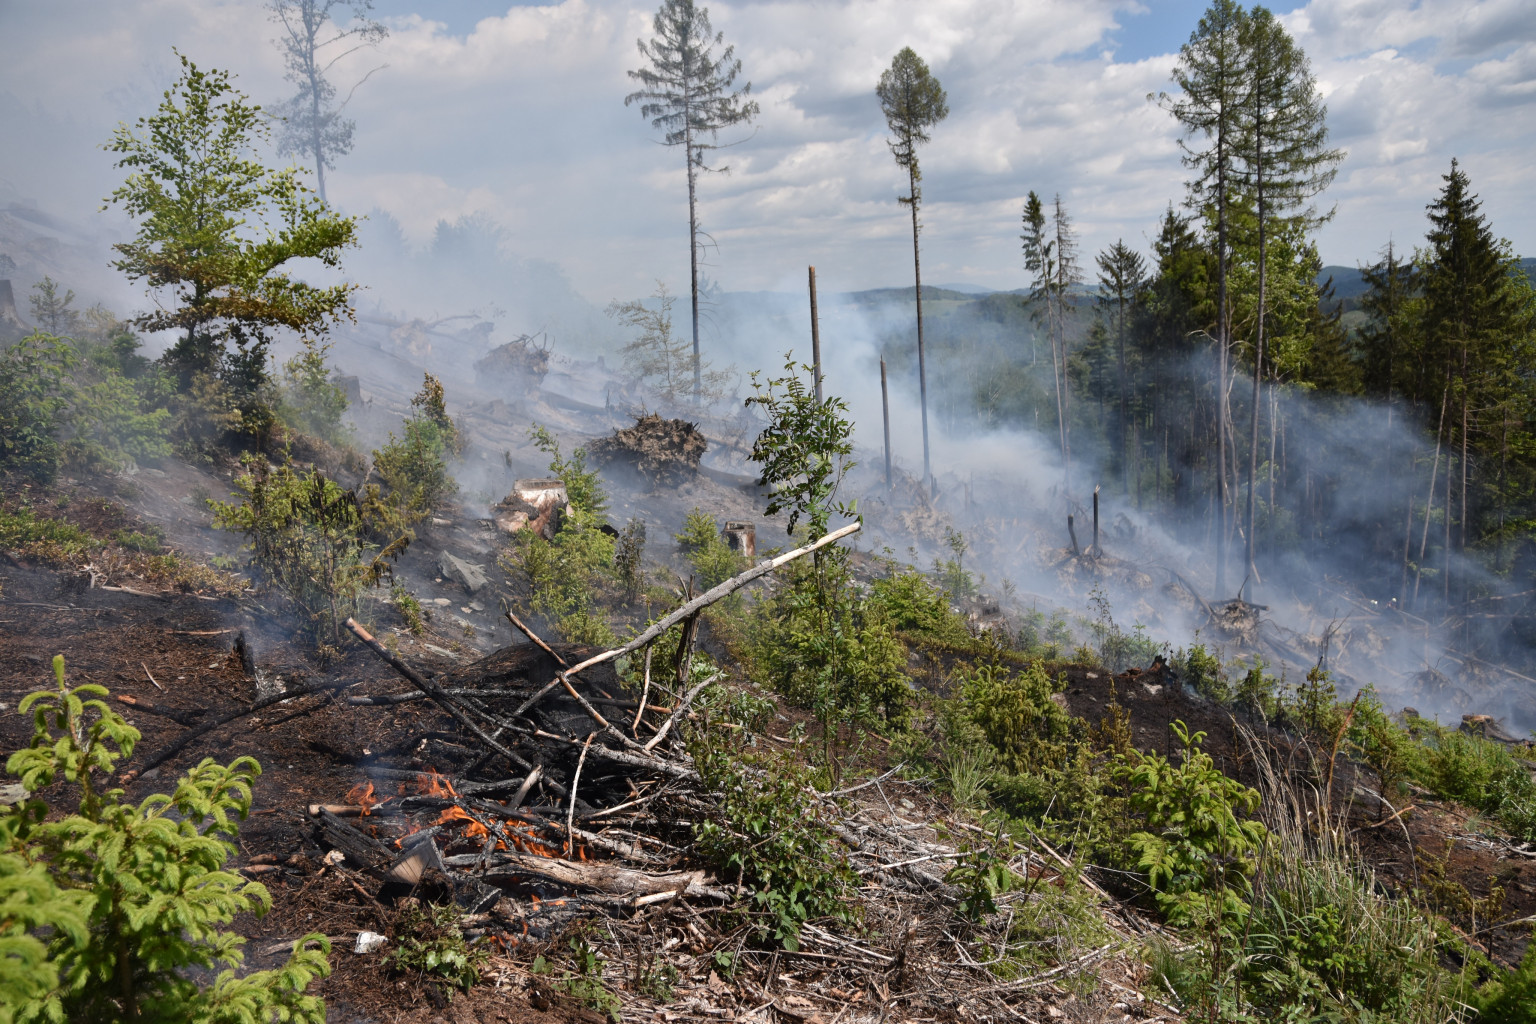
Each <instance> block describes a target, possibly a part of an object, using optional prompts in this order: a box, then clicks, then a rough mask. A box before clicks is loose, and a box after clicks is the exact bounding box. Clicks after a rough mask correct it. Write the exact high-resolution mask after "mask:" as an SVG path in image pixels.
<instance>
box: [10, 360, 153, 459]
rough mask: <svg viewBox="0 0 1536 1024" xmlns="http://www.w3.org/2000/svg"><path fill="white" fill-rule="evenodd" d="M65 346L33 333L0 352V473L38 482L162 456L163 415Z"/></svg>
mask: <svg viewBox="0 0 1536 1024" xmlns="http://www.w3.org/2000/svg"><path fill="white" fill-rule="evenodd" d="M152 385H153V382H152V381H145V382H144V392H145V393H144V394H141V391H140V389H139V388H137V387H136V386H135V383H134V382H132V381H130V380H128V379H127V378H126V377H124V376H123V375H122V374H121V373H119V372H118V371H117V370H116V369H114V368H112V367H110V366H107V367H105V368H103V367H101V366H98V365H97V364H96V363H93V362H90V361H88V360H82V359H81V357H80V353H79V351H78V349H77V348H76V347H75V346H74V345H73V344H71V343H69V342H67V341H65V340H63V339H60V338H56V337H53V336H51V335H46V334H33V335H31V336H29V337H26V338H23V339H22V340H21V341H19V342H17V343H16V344H15V345H13V346H11V347H10V348H8V349H6V350H5V351H4V352H0V472H3V473H11V474H16V475H18V476H24V477H30V478H31V479H33V480H37V481H39V482H43V483H46V482H48V481H51V480H52V479H53V478H54V477H55V476H56V475H57V473H58V471H59V469H60V468H61V467H62V466H64V465H67V464H73V465H78V466H81V467H91V466H95V465H103V466H111V467H116V466H122V465H129V464H132V462H133V461H134V460H135V459H143V458H160V457H163V456H165V455H169V454H170V450H171V449H170V445H169V443H168V442H167V440H166V427H167V421H168V420H169V417H170V413H169V412H168V411H166V410H165V409H163V408H152V407H151V403H152V401H153V398H154V394H153V392H154V388H153V386H152Z"/></svg>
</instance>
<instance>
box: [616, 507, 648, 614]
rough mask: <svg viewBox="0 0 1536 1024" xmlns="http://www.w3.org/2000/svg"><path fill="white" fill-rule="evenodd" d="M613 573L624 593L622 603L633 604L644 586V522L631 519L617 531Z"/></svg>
mask: <svg viewBox="0 0 1536 1024" xmlns="http://www.w3.org/2000/svg"><path fill="white" fill-rule="evenodd" d="M613 571H614V576H615V577H616V578H617V579H618V582H619V587H620V589H621V590H623V592H624V602H625V603H626V604H633V603H634V602H635V599H636V598H638V597H639V596H640V591H641V589H642V588H643V587H644V586H645V522H644V520H641V519H631V520H630V521H629V522H628V523H626V524H625V526H624V529H622V530H620V531H619V537H618V540H617V541H616V542H615V543H614V546H613Z"/></svg>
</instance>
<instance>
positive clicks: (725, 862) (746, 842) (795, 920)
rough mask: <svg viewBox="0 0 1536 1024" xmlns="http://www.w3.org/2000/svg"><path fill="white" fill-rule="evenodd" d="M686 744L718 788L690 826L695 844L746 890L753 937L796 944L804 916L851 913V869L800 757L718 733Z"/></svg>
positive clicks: (853, 878)
mask: <svg viewBox="0 0 1536 1024" xmlns="http://www.w3.org/2000/svg"><path fill="white" fill-rule="evenodd" d="M692 752H693V757H694V763H695V764H696V765H697V766H698V769H699V774H700V776H701V777H702V778H703V780H704V783H705V785H706V786H707V787H708V788H709V789H710V790H711V791H713V792H715V793H718V794H719V804H718V807H717V809H716V812H715V813H714V814H712V815H701V816H699V817H700V818H701V819H702V820H699V821H697V822H696V823H695V824H694V826H693V831H694V843H695V849H696V850H697V851H698V853H699V855H700V856H701V857H703V858H704V859H705V861H707V862H708V863H709V864H711V865H712V866H713V867H714V868H715V870H717V871H719V872H720V873H721V875H722V876H723V877H724V878H725V879H726V880H728V881H731V882H735V883H737V884H738V885H746V886H748V887H750V888H751V889H752V890H753V897H752V899H753V906H754V913H753V918H754V922H755V924H756V929H755V933H756V935H757V938H758V941H760V942H767V941H770V940H771V941H773V942H777V943H779V944H781V945H782V946H783V947H784V948H785V949H788V950H796V949H799V947H800V940H799V936H800V928H801V926H802V925H804V924H805V923H806V922H807V921H811V920H814V919H816V918H821V917H832V918H835V919H837V920H840V921H845V922H849V921H852V920H854V919H855V917H856V908H855V906H854V905H853V904H852V903H851V902H849V900H848V898H847V897H848V896H849V894H850V891H851V890H852V888H853V886H854V884H855V882H856V879H857V876H856V875H855V874H854V873H853V871H852V869H850V868H849V867H848V863H847V860H846V859H845V858H844V857H843V855H842V854H841V853H840V852H839V851H838V848H837V845H836V841H835V839H834V837H833V835H832V833H831V832H830V831H829V830H828V829H827V827H826V826H825V824H823V820H822V816H823V815H825V814H827V813H829V810H830V809H829V808H828V807H827V806H826V805H824V804H822V803H819V802H817V801H815V800H814V799H813V798H812V797H811V796H810V795H809V793H810V790H811V788H812V786H811V777H810V772H809V769H808V768H807V767H806V766H805V764H804V763H803V762H797V761H796V760H795V759H794V758H793V757H792V756H790V755H788V754H777V755H775V754H767V753H759V752H757V751H753V750H750V749H749V748H747V747H746V746H744V745H743V744H741V743H740V742H738V741H733V740H731V739H729V738H722V737H721V736H719V735H717V734H705V735H703V736H699V737H696V738H695V740H694V741H693V743H692Z"/></svg>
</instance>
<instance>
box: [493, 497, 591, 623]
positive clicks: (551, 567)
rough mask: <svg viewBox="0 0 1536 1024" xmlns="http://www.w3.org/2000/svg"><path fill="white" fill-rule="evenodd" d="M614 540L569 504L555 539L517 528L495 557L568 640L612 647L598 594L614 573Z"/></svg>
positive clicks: (533, 605) (534, 608)
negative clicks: (521, 581) (526, 588)
mask: <svg viewBox="0 0 1536 1024" xmlns="http://www.w3.org/2000/svg"><path fill="white" fill-rule="evenodd" d="M613 556H614V542H613V538H612V537H610V536H608V534H606V533H604V532H603V531H602V530H600V529H598V525H597V522H596V521H595V520H594V519H593V518H592V517H591V516H590V515H589V514H587V513H586V512H585V511H583V510H582V509H580V508H578V507H575V506H573V507H572V509H571V514H570V515H568V516H566V517H565V520H564V521H563V522H562V523H561V526H560V531H559V532H558V533H556V534H555V537H554V539H553V540H545V539H544V538H543V537H541V536H538V535H537V534H536V533H534V531H532V530H523V531H520V532H519V533H518V534H517V535H516V536H515V537H514V538H513V540H512V545H511V547H510V548H508V549H507V550H506V551H505V552H503V554H502V555H501V556H500V558H499V560H498V561H499V564H500V565H501V567H502V568H503V569H505V570H506V571H507V572H509V573H512V574H513V575H515V576H521V577H522V578H523V579H524V580H526V581H527V583H528V586H529V589H530V591H531V594H530V597H529V607H530V609H531V610H532V611H533V612H534V613H535V614H537V615H540V616H542V617H543V618H544V619H545V620H546V621H547V622H549V623H550V624H551V625H552V626H554V627H555V629H556V630H557V631H558V632H559V633H560V635H561V636H562V637H563V638H564V639H565V640H567V641H568V642H570V643H581V644H592V645H595V646H611V645H612V644H613V642H614V641H615V636H614V633H613V629H612V627H611V626H609V624H608V620H607V618H606V617H605V616H604V615H603V613H602V610H601V609H600V607H599V606H598V603H597V598H598V596H599V595H600V594H601V592H602V590H603V588H604V586H605V585H607V584H608V583H609V581H610V578H611V576H612V573H613Z"/></svg>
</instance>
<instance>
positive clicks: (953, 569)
mask: <svg viewBox="0 0 1536 1024" xmlns="http://www.w3.org/2000/svg"><path fill="white" fill-rule="evenodd" d="M944 543H945V544H946V545H947V546H948V547H949V550H950V552H951V553H952V554H953V555H954V557H953V558H947V559H944V560H943V561H940V560H939V559H937V558H935V559H934V560H933V574H934V576H935V577H937V578H938V580H939V585H940V586H941V587H943V588H944V594H945V596H947V597H948V598H949V600H951V601H964V600H966V599H968V598H972V597H975V596H976V593H977V589H978V584H977V582H976V574H975V573H973V572H971V571H970V570H968V569H966V567H965V552H966V543H965V536H964V535H963V534H961V533H960V532H959V531H957V530H954V529H951V528H950V527H947V526H946V527H945V528H944Z"/></svg>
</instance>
